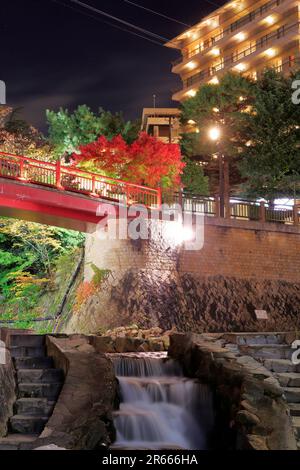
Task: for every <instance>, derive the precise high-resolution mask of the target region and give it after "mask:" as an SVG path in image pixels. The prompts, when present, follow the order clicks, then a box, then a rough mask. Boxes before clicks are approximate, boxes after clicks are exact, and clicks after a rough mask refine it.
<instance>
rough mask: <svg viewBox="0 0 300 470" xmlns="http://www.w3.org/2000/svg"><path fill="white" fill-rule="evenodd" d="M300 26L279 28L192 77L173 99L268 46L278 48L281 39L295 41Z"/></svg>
mask: <svg viewBox="0 0 300 470" xmlns="http://www.w3.org/2000/svg"><path fill="white" fill-rule="evenodd" d="M299 25H300V22H297V23H294V24H292V25H283V26H281V27H280V28H278V29H277V30H276V31H275V32H272V33H269V34H266V35H264V36H262V37H261V38H259V39H258V40H257V41H256V43H255V44H254V45H252V46H250V47H247V48H246V49H244V50H243V51H241V52H239V53H236V54H231V55H230V56H228V57H225V58H224V59H222V61H220V62H219V63H218V64H216V65H215V66H213V67H209V68H208V69H205V70H201V71H200V72H198V73H196V74H195V75H193V76H192V77H189V78H188V79H187V80H184V82H183V90H177V92H175V94H174V96H173V99H175V100H176V95H178V94H181V93H183V92H185V91H186V90H187V89H188V88H190V87H191V86H193V85H194V84H195V83H197V84H199V85H200V84H201V82H203V81H207V80H208V79H209V78H210V77H213V76H214V75H216V74H217V73H218V72H220V71H221V70H223V69H225V68H231V67H235V66H236V65H237V64H238V63H239V62H240V61H241V60H243V59H244V58H246V57H250V56H251V59H252V58H253V57H254V55H257V54H260V53H261V52H263V51H264V50H265V49H266V48H268V46H270V45H272V46H273V45H274V46H275V45H277V46H278V41H280V39H281V38H287V37H288V36H290V37H291V39H293V36H295V37H297V36H298V35H299Z"/></svg>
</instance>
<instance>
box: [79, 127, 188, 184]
mask: <svg viewBox="0 0 300 470" xmlns="http://www.w3.org/2000/svg"><path fill="white" fill-rule="evenodd" d="M79 150H80V154H73V159H74V160H75V164H76V166H77V165H78V166H83V167H88V168H89V169H93V168H94V169H97V170H99V171H102V172H105V173H106V174H108V175H111V176H115V177H117V178H120V179H123V180H126V181H130V182H131V183H136V184H145V185H148V186H151V187H156V186H157V185H158V184H159V183H162V184H163V186H174V185H179V184H180V175H181V173H182V170H183V168H184V166H185V164H184V163H183V162H182V161H181V153H180V147H179V145H177V144H164V143H163V142H161V141H160V140H158V139H156V138H155V137H152V136H149V135H148V134H146V133H144V132H142V133H141V134H140V135H139V138H138V139H137V140H136V141H135V142H133V144H131V145H128V144H126V142H125V141H124V139H123V138H122V137H121V136H117V137H114V138H113V139H112V140H111V141H109V140H108V139H106V137H104V136H101V137H99V139H98V140H96V141H95V142H92V143H90V144H87V145H82V146H81V147H80V149H79Z"/></svg>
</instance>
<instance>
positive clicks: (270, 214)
mask: <svg viewBox="0 0 300 470" xmlns="http://www.w3.org/2000/svg"><path fill="white" fill-rule="evenodd" d="M163 202H164V203H165V204H168V206H169V207H170V208H174V209H175V206H176V204H179V205H180V206H181V207H182V209H183V210H184V211H185V212H191V213H194V214H204V215H207V216H212V217H220V199H219V197H218V196H216V197H209V196H201V195H195V194H191V193H188V192H186V191H183V192H175V193H172V192H164V193H163ZM226 209H227V210H225V218H228V219H237V220H251V221H259V222H262V223H264V222H274V223H281V224H288V225H300V205H294V206H290V205H283V204H278V205H275V206H272V207H270V205H269V204H268V203H267V202H266V201H257V200H250V199H243V198H234V197H232V198H230V201H228V203H227V204H226Z"/></svg>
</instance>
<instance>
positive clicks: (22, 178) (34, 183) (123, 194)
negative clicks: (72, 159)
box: [0, 152, 300, 232]
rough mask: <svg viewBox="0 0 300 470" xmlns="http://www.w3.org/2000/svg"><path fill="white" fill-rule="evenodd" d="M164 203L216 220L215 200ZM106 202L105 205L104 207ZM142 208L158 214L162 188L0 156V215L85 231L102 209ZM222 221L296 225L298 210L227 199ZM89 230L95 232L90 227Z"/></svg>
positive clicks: (183, 196)
mask: <svg viewBox="0 0 300 470" xmlns="http://www.w3.org/2000/svg"><path fill="white" fill-rule="evenodd" d="M164 202H166V203H167V204H169V205H170V207H173V206H174V203H177V204H179V206H180V207H182V209H183V210H184V211H186V212H190V213H193V214H197V213H200V214H205V215H206V216H210V217H220V215H221V212H220V200H219V198H218V197H207V196H198V195H192V194H187V193H186V192H185V193H176V192H173V191H172V192H170V193H165V194H164ZM108 203H109V204H108ZM136 203H139V204H143V205H145V206H146V207H148V208H154V209H159V208H160V207H161V203H162V195H161V190H160V189H152V188H148V187H145V186H139V185H136V184H131V183H128V182H126V181H121V180H118V179H114V178H109V177H107V176H102V175H98V174H95V173H90V172H85V171H81V170H77V169H74V168H71V167H70V166H63V165H61V164H60V162H57V163H49V162H43V161H40V160H35V159H32V158H27V157H24V156H17V155H11V154H8V153H3V152H0V215H2V216H7V217H17V218H19V219H24V220H30V221H33V222H38V223H44V224H48V225H56V226H61V227H64V228H71V229H74V230H79V231H82V232H86V231H89V230H90V224H92V226H94V225H95V224H97V223H98V222H99V221H100V220H101V219H102V218H103V216H102V217H101V216H97V215H96V214H97V209H99V207H100V208H101V206H102V207H103V208H104V205H105V210H106V211H107V213H109V212H110V211H111V213H114V214H116V215H117V216H118V213H119V210H120V207H121V206H123V207H126V208H127V207H129V206H130V205H132V204H136ZM225 217H226V218H234V219H239V220H248V221H249V220H251V221H256V222H258V223H266V222H271V223H280V224H288V225H295V226H298V227H299V226H300V206H299V205H297V204H295V205H294V206H290V205H287V206H283V205H279V206H276V207H270V206H269V205H268V204H267V203H266V202H265V201H260V202H258V201H257V200H253V201H250V200H243V199H241V198H230V201H227V204H226V210H225ZM92 229H93V227H92Z"/></svg>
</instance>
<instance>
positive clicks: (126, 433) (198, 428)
mask: <svg viewBox="0 0 300 470" xmlns="http://www.w3.org/2000/svg"><path fill="white" fill-rule="evenodd" d="M110 357H111V359H112V361H113V363H114V367H115V371H116V375H117V377H118V380H119V383H120V391H121V403H120V409H119V410H118V411H116V412H115V414H114V423H115V427H116V430H117V440H116V442H115V444H114V446H113V447H114V448H122V449H192V450H195V449H206V448H207V446H208V435H209V433H210V431H211V430H212V428H213V421H214V419H213V404H212V394H211V392H210V390H209V388H208V387H207V386H206V385H203V384H200V383H199V382H198V381H196V380H193V379H187V378H185V377H184V376H183V373H182V370H181V368H180V366H179V365H178V364H177V363H176V362H175V361H173V360H171V359H167V353H140V354H134V353H132V354H130V353H129V354H122V355H118V354H112V355H111V356H110Z"/></svg>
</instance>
